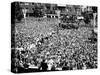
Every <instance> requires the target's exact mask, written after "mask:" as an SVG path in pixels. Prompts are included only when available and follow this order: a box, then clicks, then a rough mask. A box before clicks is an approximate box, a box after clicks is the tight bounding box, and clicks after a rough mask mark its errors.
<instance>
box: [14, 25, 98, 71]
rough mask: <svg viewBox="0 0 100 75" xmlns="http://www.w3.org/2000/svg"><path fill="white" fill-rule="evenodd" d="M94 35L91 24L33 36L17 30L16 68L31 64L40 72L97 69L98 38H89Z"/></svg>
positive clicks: (17, 69)
mask: <svg viewBox="0 0 100 75" xmlns="http://www.w3.org/2000/svg"><path fill="white" fill-rule="evenodd" d="M58 29H59V28H58ZM93 35H94V33H93V30H92V29H91V28H89V27H79V28H78V29H65V30H60V29H59V30H58V33H57V31H54V30H52V31H51V32H48V34H47V35H44V34H43V33H41V34H38V36H33V37H32V36H31V37H30V36H28V35H26V34H24V33H20V32H17V33H16V35H15V49H12V65H13V66H14V70H15V71H16V72H18V71H19V68H23V69H26V70H27V69H30V66H32V65H33V69H37V71H51V70H53V71H54V70H77V69H92V68H97V41H94V42H91V40H90V39H89V38H92V36H93ZM34 67H37V68H34ZM33 71H34V70H33Z"/></svg>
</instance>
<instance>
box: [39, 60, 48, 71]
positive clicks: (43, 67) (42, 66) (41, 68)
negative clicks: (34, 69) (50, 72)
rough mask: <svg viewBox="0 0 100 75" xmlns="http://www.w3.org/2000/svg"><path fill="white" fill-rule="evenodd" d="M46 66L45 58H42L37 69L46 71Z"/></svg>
mask: <svg viewBox="0 0 100 75" xmlns="http://www.w3.org/2000/svg"><path fill="white" fill-rule="evenodd" d="M47 68H48V65H47V63H46V62H45V60H44V59H43V61H42V62H41V64H40V67H39V70H42V71H47Z"/></svg>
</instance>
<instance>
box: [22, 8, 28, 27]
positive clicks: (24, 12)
mask: <svg viewBox="0 0 100 75" xmlns="http://www.w3.org/2000/svg"><path fill="white" fill-rule="evenodd" d="M22 12H23V16H24V20H25V25H27V23H26V13H27V9H25V8H24V9H22Z"/></svg>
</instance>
